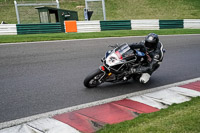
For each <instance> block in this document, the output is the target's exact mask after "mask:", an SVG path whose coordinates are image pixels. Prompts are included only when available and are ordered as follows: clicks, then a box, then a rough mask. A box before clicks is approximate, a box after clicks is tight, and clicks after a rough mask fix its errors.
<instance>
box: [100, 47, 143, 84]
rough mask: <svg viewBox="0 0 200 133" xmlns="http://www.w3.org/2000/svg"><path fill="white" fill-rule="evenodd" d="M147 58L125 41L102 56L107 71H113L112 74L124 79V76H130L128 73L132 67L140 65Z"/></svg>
mask: <svg viewBox="0 0 200 133" xmlns="http://www.w3.org/2000/svg"><path fill="white" fill-rule="evenodd" d="M145 58H146V56H145V54H144V53H143V52H141V51H139V50H133V49H131V48H130V47H129V45H128V44H127V43H125V44H122V45H120V46H116V47H115V48H114V49H113V50H110V51H107V52H106V53H105V57H104V58H102V62H103V67H104V69H105V70H104V71H105V72H106V73H112V76H113V74H114V75H115V77H118V80H122V79H123V78H124V76H127V77H129V76H130V75H129V74H128V71H129V69H130V67H133V66H135V67H137V66H139V65H140V64H141V63H142V62H143V61H144V60H145ZM100 69H102V67H100Z"/></svg>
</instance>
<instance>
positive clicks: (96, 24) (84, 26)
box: [76, 21, 101, 32]
mask: <svg viewBox="0 0 200 133" xmlns="http://www.w3.org/2000/svg"><path fill="white" fill-rule="evenodd" d="M76 23H77V32H100V31H101V27H100V21H77V22H76Z"/></svg>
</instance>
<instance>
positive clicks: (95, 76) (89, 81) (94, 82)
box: [83, 69, 104, 88]
mask: <svg viewBox="0 0 200 133" xmlns="http://www.w3.org/2000/svg"><path fill="white" fill-rule="evenodd" d="M103 75H104V73H103V72H102V71H101V70H100V69H97V70H95V71H94V72H92V73H91V74H89V75H88V76H87V77H86V78H85V80H84V82H83V83H84V85H85V87H87V88H94V87H96V86H98V85H100V84H101V83H100V82H99V79H100V78H101V77H102V76H103Z"/></svg>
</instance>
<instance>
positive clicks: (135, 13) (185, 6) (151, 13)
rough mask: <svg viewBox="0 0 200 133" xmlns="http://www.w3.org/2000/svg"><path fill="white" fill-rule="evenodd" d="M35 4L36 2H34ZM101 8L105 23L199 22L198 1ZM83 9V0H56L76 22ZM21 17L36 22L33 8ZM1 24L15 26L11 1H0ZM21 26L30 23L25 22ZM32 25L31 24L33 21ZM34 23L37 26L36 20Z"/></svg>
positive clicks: (131, 2) (157, 0)
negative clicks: (128, 21) (154, 20)
mask: <svg viewBox="0 0 200 133" xmlns="http://www.w3.org/2000/svg"><path fill="white" fill-rule="evenodd" d="M17 1H22V0H17ZM25 1H36V0H25ZM39 1H40V0H37V2H39ZM41 1H45V0H41ZM46 1H48V0H46ZM105 4H106V16H107V20H130V19H199V18H200V13H199V12H200V0H105ZM84 6H85V1H84V0H60V7H61V8H62V9H68V10H75V11H78V16H79V20H84V16H83V9H84V8H85V7H84ZM29 9H30V7H29ZM19 10H20V9H19ZM31 12H35V15H31ZM25 13H26V14H24V15H21V16H22V18H24V21H25V19H26V17H28V16H29V18H36V19H38V15H37V10H36V9H34V8H33V9H31V10H29V11H28V10H27V11H25ZM25 16H26V17H25ZM1 21H5V22H7V23H10V24H11V23H12V24H15V23H17V20H16V14H15V8H14V2H13V1H11V0H0V22H1ZM25 22H29V23H31V21H28V20H27V21H25ZM32 22H34V23H35V21H32ZM37 22H38V23H39V19H38V21H37Z"/></svg>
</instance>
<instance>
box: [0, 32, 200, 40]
mask: <svg viewBox="0 0 200 133" xmlns="http://www.w3.org/2000/svg"><path fill="white" fill-rule="evenodd" d="M149 33H156V34H158V35H174V34H200V29H163V30H144V31H143V30H142V31H140V30H138V31H137V30H117V31H102V32H95V33H53V34H52V33H51V34H27V35H1V36H0V43H15V42H35V41H52V40H71V39H87V38H102V37H123V36H145V35H147V34H149Z"/></svg>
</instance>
